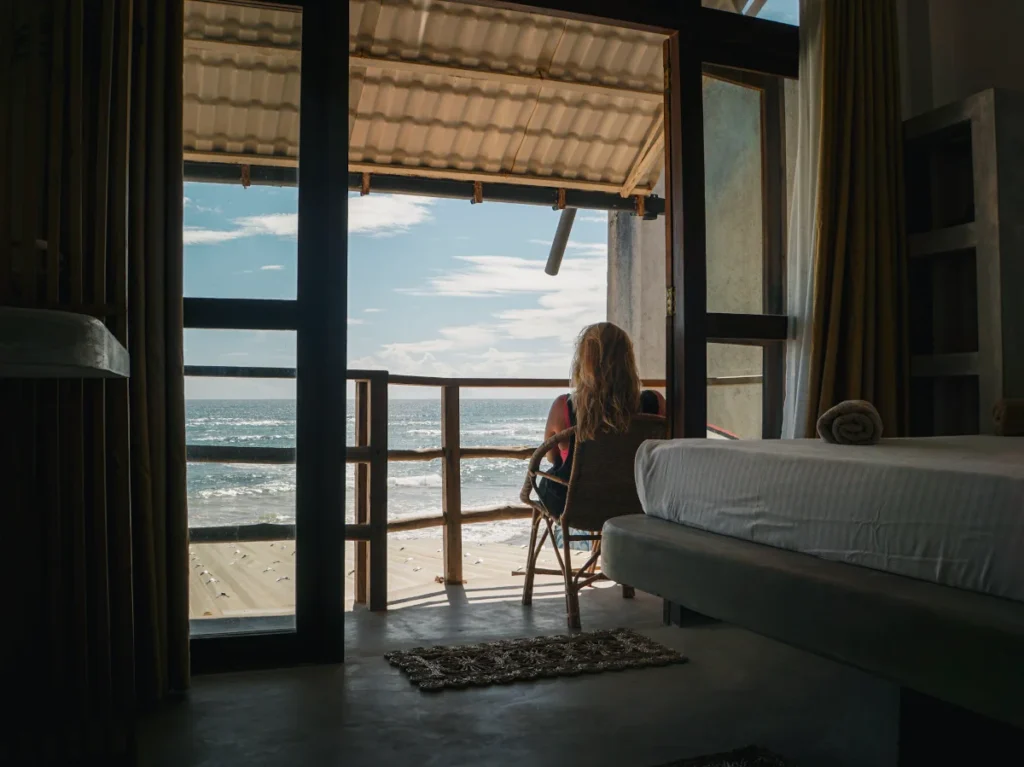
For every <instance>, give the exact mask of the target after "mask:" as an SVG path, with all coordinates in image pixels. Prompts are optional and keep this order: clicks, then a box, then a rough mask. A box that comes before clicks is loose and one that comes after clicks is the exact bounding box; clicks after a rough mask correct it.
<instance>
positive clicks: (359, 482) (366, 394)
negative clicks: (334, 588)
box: [346, 381, 370, 605]
mask: <svg viewBox="0 0 1024 767" xmlns="http://www.w3.org/2000/svg"><path fill="white" fill-rule="evenodd" d="M355 415H356V434H355V437H356V446H357V447H367V446H369V444H370V384H368V383H367V382H366V381H359V382H357V383H356V413H355ZM355 479H356V482H355V498H354V501H355V503H354V509H355V520H356V524H357V525H369V524H370V467H369V466H368V465H366V464H365V463H360V464H357V465H356V478H355ZM346 537H347V535H346ZM355 560H356V561H355V562H354V563H353V564H354V565H355V571H356V577H355V598H354V600H353V601H355V602H356V603H358V604H361V605H365V604H366V603H367V602H368V601H369V599H370V547H369V545H368V544H367V543H366V542H365V541H359V542H358V543H356V547H355Z"/></svg>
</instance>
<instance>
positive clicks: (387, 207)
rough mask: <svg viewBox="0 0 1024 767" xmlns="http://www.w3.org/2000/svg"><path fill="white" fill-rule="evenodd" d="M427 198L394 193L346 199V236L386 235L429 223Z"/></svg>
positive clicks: (428, 202)
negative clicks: (347, 233)
mask: <svg viewBox="0 0 1024 767" xmlns="http://www.w3.org/2000/svg"><path fill="white" fill-rule="evenodd" d="M433 204H434V200H433V199H432V198H430V197H415V196H413V195H398V194H369V195H366V196H365V197H358V196H355V197H349V198H348V231H349V233H350V234H371V235H375V236H385V237H386V236H390V235H393V234H400V233H402V232H406V231H408V230H409V229H410V228H412V227H414V226H416V225H417V224H422V223H424V222H426V221H429V220H430V218H431V214H430V207H431V205H433Z"/></svg>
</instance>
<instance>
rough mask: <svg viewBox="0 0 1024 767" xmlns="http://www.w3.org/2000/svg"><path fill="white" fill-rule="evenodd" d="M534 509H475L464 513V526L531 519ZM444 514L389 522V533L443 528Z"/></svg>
mask: <svg viewBox="0 0 1024 767" xmlns="http://www.w3.org/2000/svg"><path fill="white" fill-rule="evenodd" d="M532 516H533V509H531V508H530V507H529V506H497V507H494V508H490V509H473V510H472V511H464V512H462V524H464V525H473V524H482V523H486V522H504V521H507V520H512V519H530V518H531V517H532ZM445 519H446V518H445V515H444V514H421V515H418V516H415V517H406V518H404V519H396V520H394V521H392V522H388V532H389V533H399V532H408V531H409V530H426V529H429V528H431V527H442V526H444V524H445Z"/></svg>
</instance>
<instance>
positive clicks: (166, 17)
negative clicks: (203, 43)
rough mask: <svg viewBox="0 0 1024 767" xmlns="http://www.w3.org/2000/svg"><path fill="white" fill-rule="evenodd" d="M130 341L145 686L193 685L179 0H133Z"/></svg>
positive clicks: (139, 663)
mask: <svg viewBox="0 0 1024 767" xmlns="http://www.w3.org/2000/svg"><path fill="white" fill-rule="evenodd" d="M134 10H135V19H134V34H135V39H134V41H133V42H134V44H133V60H132V64H133V66H132V90H131V104H132V108H131V141H130V152H129V168H130V176H129V190H128V199H129V203H128V222H129V243H128V285H129V290H128V351H129V353H130V354H131V360H132V375H131V379H130V382H129V397H128V402H129V410H130V421H131V478H132V482H131V501H132V553H133V568H132V574H133V584H134V588H135V653H136V676H135V683H136V693H137V695H138V698H139V700H140V702H143V703H149V702H155V701H157V700H159V699H160V698H161V697H163V696H164V695H165V694H166V693H167V692H168V691H169V690H175V689H181V688H183V687H185V686H186V685H187V684H188V668H189V665H188V638H189V625H188V509H187V505H186V495H185V494H186V489H185V379H184V367H183V361H182V346H183V343H182V201H183V182H182V159H181V152H182V149H181V148H182V112H181V110H182V107H181V98H182V49H183V34H184V33H183V29H184V19H183V15H182V14H183V3H182V2H181V0H135V4H134Z"/></svg>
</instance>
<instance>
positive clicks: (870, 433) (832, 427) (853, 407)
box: [818, 399, 882, 445]
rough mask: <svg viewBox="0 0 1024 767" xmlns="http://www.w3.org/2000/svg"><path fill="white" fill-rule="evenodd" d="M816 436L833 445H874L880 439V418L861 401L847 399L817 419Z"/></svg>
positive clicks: (876, 412) (873, 407) (866, 403)
mask: <svg viewBox="0 0 1024 767" xmlns="http://www.w3.org/2000/svg"><path fill="white" fill-rule="evenodd" d="M818 436H819V437H821V438H822V439H823V440H825V441H826V442H830V443H832V444H833V445H874V444H875V443H877V442H878V440H879V439H881V438H882V417H881V416H880V415H879V414H878V411H877V410H876V409H875V406H874V405H872V404H871V403H870V402H868V401H866V400H862V399H848V400H845V401H843V402H840V403H839V404H838V405H836V406H835V407H833V408H829V409H828V410H826V411H825V412H824V413H822V415H821V417H820V418H819V419H818Z"/></svg>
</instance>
